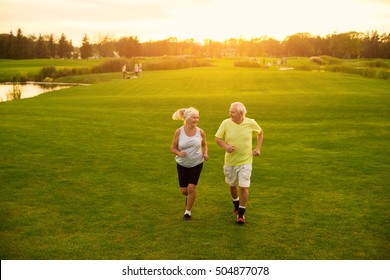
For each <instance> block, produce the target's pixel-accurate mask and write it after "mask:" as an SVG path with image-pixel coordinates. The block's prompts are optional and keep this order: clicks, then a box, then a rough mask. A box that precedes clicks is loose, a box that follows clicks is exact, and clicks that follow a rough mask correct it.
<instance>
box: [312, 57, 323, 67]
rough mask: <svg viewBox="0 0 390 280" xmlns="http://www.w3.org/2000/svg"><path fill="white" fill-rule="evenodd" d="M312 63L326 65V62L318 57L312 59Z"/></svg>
mask: <svg viewBox="0 0 390 280" xmlns="http://www.w3.org/2000/svg"><path fill="white" fill-rule="evenodd" d="M310 61H311V62H314V63H317V64H319V65H322V64H324V61H323V60H322V59H321V57H318V56H312V57H310Z"/></svg>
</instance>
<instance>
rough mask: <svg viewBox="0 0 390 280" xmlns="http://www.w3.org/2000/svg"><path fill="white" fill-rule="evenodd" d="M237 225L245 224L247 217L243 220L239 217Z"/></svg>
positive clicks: (243, 217)
mask: <svg viewBox="0 0 390 280" xmlns="http://www.w3.org/2000/svg"><path fill="white" fill-rule="evenodd" d="M237 224H245V216H242V217H241V218H240V217H239V216H237Z"/></svg>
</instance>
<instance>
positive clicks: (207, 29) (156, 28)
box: [0, 0, 390, 46]
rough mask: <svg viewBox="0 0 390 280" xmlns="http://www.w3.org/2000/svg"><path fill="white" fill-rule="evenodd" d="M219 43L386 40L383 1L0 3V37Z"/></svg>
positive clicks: (388, 8) (389, 27)
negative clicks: (331, 37) (296, 38)
mask: <svg viewBox="0 0 390 280" xmlns="http://www.w3.org/2000/svg"><path fill="white" fill-rule="evenodd" d="M18 28H21V30H22V32H23V34H24V35H30V34H34V35H39V34H42V35H47V34H53V35H55V36H60V35H61V34H62V33H64V34H65V35H66V36H67V38H68V39H70V40H73V44H74V45H75V46H77V45H79V44H80V42H81V40H82V38H83V37H84V35H85V34H87V35H88V37H89V38H90V40H91V41H97V40H98V39H99V37H103V36H108V37H112V38H120V37H122V36H137V37H138V39H139V40H140V41H141V42H144V41H149V40H160V39H166V38H169V37H176V38H178V39H179V40H184V39H194V40H195V41H198V42H203V40H204V39H213V40H216V41H223V40H226V39H229V38H239V37H243V38H247V39H250V38H257V37H263V36H268V37H272V38H275V39H278V40H283V39H284V38H285V37H286V36H289V35H293V34H296V33H299V32H308V33H310V34H312V35H320V36H325V35H328V34H332V33H342V32H349V31H357V32H364V33H366V32H370V31H375V30H376V31H378V32H379V33H387V32H390V1H388V0H327V1H316V0H295V1H288V0H273V1H269V0H267V1H265V0H243V1H230V0H146V1H145V0H142V1H141V0H110V1H108V0H85V1H76V0H57V1H52V0H41V1H39V2H34V1H27V0H0V33H9V32H10V31H13V32H14V33H16V30H17V29H18Z"/></svg>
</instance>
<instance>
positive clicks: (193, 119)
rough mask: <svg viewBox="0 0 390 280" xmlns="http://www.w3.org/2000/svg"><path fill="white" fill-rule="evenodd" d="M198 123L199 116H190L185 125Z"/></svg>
mask: <svg viewBox="0 0 390 280" xmlns="http://www.w3.org/2000/svg"><path fill="white" fill-rule="evenodd" d="M198 122H199V114H192V115H191V116H190V117H189V118H188V119H187V120H186V123H187V124H190V125H194V126H195V125H197V124H198Z"/></svg>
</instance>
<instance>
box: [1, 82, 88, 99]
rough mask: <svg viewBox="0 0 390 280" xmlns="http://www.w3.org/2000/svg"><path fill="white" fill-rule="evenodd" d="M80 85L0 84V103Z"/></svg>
mask: <svg viewBox="0 0 390 280" xmlns="http://www.w3.org/2000/svg"><path fill="white" fill-rule="evenodd" d="M78 85H81V84H68V83H56V84H55V83H32V82H27V83H23V84H20V83H16V84H13V83H1V84H0V102H4V101H9V100H13V99H23V98H31V97H34V96H37V95H39V94H42V93H45V92H49V91H54V90H59V89H64V88H69V87H73V86H78Z"/></svg>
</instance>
